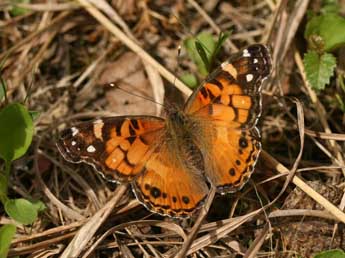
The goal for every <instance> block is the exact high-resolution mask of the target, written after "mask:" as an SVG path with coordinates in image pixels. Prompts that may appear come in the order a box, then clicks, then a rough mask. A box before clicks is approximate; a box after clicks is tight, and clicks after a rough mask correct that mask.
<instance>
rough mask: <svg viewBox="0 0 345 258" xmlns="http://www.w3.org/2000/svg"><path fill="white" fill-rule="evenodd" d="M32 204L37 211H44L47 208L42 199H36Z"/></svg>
mask: <svg viewBox="0 0 345 258" xmlns="http://www.w3.org/2000/svg"><path fill="white" fill-rule="evenodd" d="M32 204H33V206H34V207H35V209H36V210H37V212H41V211H44V210H45V209H46V208H47V207H46V206H45V204H44V203H43V202H42V201H36V202H33V203H32Z"/></svg>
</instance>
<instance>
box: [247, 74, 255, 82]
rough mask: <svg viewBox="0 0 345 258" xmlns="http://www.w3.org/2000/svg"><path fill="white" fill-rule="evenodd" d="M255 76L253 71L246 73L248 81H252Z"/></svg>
mask: <svg viewBox="0 0 345 258" xmlns="http://www.w3.org/2000/svg"><path fill="white" fill-rule="evenodd" d="M253 78H254V76H253V75H252V74H251V73H250V74H247V75H246V80H247V82H250V81H252V80H253Z"/></svg>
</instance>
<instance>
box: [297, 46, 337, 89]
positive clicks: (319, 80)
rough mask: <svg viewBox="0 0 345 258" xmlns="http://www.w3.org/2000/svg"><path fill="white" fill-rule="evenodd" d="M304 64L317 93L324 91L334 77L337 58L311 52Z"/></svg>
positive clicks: (305, 56) (307, 54)
mask: <svg viewBox="0 0 345 258" xmlns="http://www.w3.org/2000/svg"><path fill="white" fill-rule="evenodd" d="M303 63H304V66H305V72H306V75H307V79H308V81H309V83H310V85H311V87H312V88H313V89H314V90H316V91H320V90H323V89H324V88H325V85H326V84H329V80H330V77H331V76H332V75H333V72H334V68H335V66H336V59H335V57H334V56H333V55H332V54H329V53H324V54H322V55H319V54H318V53H317V52H316V51H309V52H308V53H306V54H305V55H304V59H303Z"/></svg>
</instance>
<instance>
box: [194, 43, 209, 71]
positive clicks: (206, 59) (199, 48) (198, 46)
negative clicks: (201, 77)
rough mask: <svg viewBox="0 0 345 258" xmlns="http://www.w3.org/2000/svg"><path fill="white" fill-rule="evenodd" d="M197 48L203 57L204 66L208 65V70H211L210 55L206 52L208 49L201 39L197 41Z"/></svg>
mask: <svg viewBox="0 0 345 258" xmlns="http://www.w3.org/2000/svg"><path fill="white" fill-rule="evenodd" d="M195 48H196V50H197V51H198V54H199V56H200V57H201V60H202V62H203V64H204V66H205V67H206V70H207V72H209V71H210V60H209V57H208V55H207V52H206V51H207V49H205V48H204V47H203V45H201V43H200V42H199V41H196V42H195Z"/></svg>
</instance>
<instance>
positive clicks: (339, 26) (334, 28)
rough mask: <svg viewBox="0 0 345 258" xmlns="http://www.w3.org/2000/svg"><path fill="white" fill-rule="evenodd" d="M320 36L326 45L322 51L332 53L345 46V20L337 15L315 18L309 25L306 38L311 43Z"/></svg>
mask: <svg viewBox="0 0 345 258" xmlns="http://www.w3.org/2000/svg"><path fill="white" fill-rule="evenodd" d="M313 36H314V37H315V36H319V37H321V38H322V41H323V43H324V46H323V49H322V51H327V52H329V51H332V50H334V49H336V48H338V47H340V46H343V45H345V18H343V17H341V16H340V15H338V14H335V13H326V14H323V15H320V16H314V17H313V18H312V19H310V21H309V22H308V23H307V26H306V30H305V32H304V37H305V38H306V39H307V40H308V41H310V39H311V38H312V37H313Z"/></svg>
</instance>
